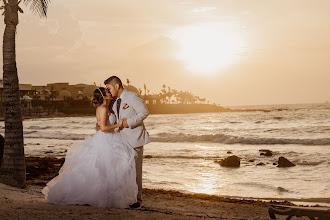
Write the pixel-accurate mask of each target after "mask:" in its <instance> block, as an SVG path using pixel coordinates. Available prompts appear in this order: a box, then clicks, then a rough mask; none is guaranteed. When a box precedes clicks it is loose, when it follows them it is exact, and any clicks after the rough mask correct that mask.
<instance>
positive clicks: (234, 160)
mask: <svg viewBox="0 0 330 220" xmlns="http://www.w3.org/2000/svg"><path fill="white" fill-rule="evenodd" d="M219 163H220V165H221V166H223V167H239V166H240V164H241V161H240V158H239V157H237V156H235V155H233V156H230V157H227V158H225V159H223V160H221V161H220V162H219Z"/></svg>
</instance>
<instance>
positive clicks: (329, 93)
mask: <svg viewBox="0 0 330 220" xmlns="http://www.w3.org/2000/svg"><path fill="white" fill-rule="evenodd" d="M23 9H24V11H25V13H24V14H21V15H20V24H19V25H18V29H17V65H18V73H19V78H20V83H32V84H33V85H45V84H47V83H54V82H69V83H70V84H77V83H87V84H93V83H94V82H95V83H96V84H97V85H99V84H102V85H103V81H104V79H106V78H108V77H109V76H111V75H113V74H114V75H117V76H119V77H120V78H122V79H123V81H126V79H127V78H128V79H130V80H131V82H132V84H133V85H135V86H136V87H137V88H143V84H144V83H145V84H146V85H147V88H148V89H150V92H151V93H159V92H160V89H161V86H162V85H163V84H166V85H168V86H170V87H171V88H173V89H177V90H187V91H190V92H192V93H194V94H195V95H198V96H200V97H205V98H206V99H207V100H209V101H210V102H211V103H217V104H220V105H224V106H230V105H248V104H288V103H292V104H295V103H316V102H325V101H330V13H329V12H330V1H329V0H317V1H312V0H135V1H134V0H124V1H109V0H108V1H100V0H93V1H87V0H79V1H78V0H70V1H68V0H53V1H52V2H51V4H50V5H49V11H48V18H47V19H40V18H39V17H38V16H37V15H34V14H33V13H32V12H30V11H29V9H28V7H23ZM3 30H4V25H1V31H2V32H3ZM1 62H2V59H1Z"/></svg>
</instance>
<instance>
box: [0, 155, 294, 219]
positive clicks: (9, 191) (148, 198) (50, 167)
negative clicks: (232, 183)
mask: <svg viewBox="0 0 330 220" xmlns="http://www.w3.org/2000/svg"><path fill="white" fill-rule="evenodd" d="M62 162H63V159H52V158H38V157H28V158H26V166H27V184H28V185H27V187H26V188H25V189H17V188H14V187H10V186H7V185H4V184H0V195H1V196H0V219H2V220H3V219H46V218H47V219H59V218H61V219H269V217H268V211H267V210H268V209H267V203H266V202H262V201H252V200H239V199H230V198H223V197H218V196H210V195H205V194H184V193H180V192H176V191H165V190H154V189H144V191H143V199H144V200H143V206H142V208H141V209H140V210H133V209H112V208H96V207H92V206H88V205H84V206H81V205H67V206H59V205H53V204H50V203H48V202H47V201H46V200H45V199H44V197H43V195H42V193H41V189H42V188H43V186H44V185H45V183H46V182H47V181H48V180H49V179H51V178H52V177H54V176H55V175H56V174H57V172H58V169H59V167H60V165H61V163H62ZM278 204H279V203H278ZM281 204H289V203H281ZM278 219H284V217H283V218H278Z"/></svg>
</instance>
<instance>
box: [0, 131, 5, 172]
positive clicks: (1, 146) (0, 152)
mask: <svg viewBox="0 0 330 220" xmlns="http://www.w3.org/2000/svg"><path fill="white" fill-rule="evenodd" d="M4 147H5V138H4V137H3V136H2V135H1V134H0V166H1V161H2V157H3V149H4Z"/></svg>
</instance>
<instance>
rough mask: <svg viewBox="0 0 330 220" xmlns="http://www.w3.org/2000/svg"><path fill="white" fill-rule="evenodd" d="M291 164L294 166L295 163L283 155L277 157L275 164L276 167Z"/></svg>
mask: <svg viewBox="0 0 330 220" xmlns="http://www.w3.org/2000/svg"><path fill="white" fill-rule="evenodd" d="M293 166H296V165H295V164H293V163H292V162H291V161H289V160H288V159H286V158H285V157H279V158H278V165H277V167H293Z"/></svg>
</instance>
